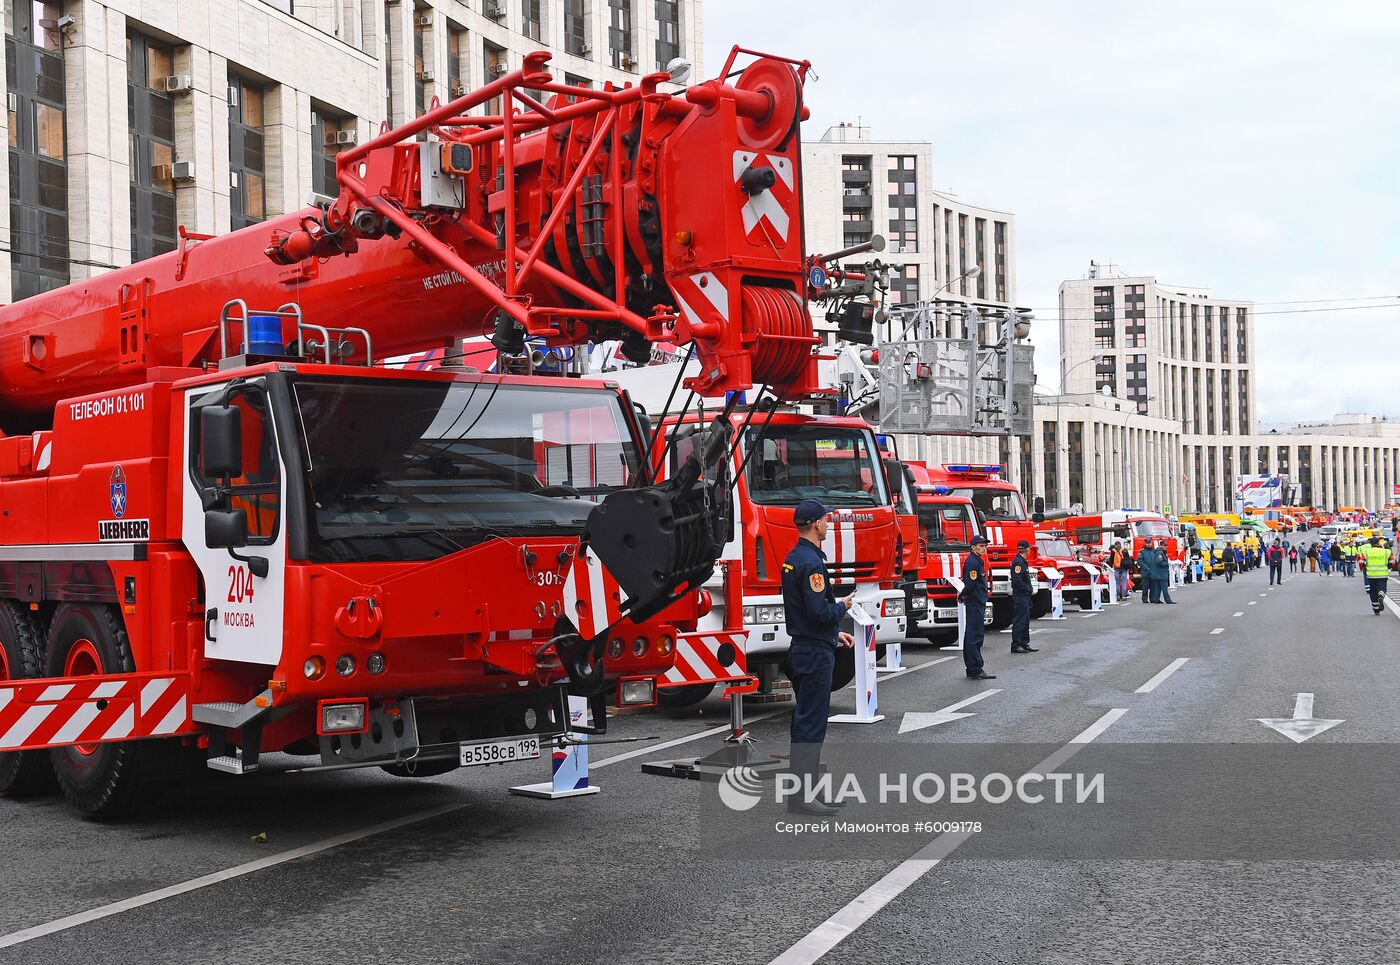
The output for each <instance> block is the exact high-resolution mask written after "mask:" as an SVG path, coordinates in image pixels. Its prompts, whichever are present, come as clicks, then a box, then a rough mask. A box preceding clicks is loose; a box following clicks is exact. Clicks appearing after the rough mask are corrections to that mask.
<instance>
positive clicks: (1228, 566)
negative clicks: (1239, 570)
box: [1220, 543, 1239, 583]
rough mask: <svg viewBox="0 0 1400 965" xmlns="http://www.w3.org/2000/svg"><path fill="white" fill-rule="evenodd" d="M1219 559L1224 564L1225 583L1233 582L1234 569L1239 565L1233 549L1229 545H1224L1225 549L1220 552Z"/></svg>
mask: <svg viewBox="0 0 1400 965" xmlns="http://www.w3.org/2000/svg"><path fill="white" fill-rule="evenodd" d="M1220 558H1221V559H1222V560H1223V561H1224V563H1225V582H1226V583H1233V582H1235V569H1236V567H1237V566H1238V565H1239V564H1238V559H1237V557H1236V554H1235V548H1234V547H1233V546H1231V545H1230V544H1229V543H1226V544H1225V549H1224V550H1222V551H1221V553H1220Z"/></svg>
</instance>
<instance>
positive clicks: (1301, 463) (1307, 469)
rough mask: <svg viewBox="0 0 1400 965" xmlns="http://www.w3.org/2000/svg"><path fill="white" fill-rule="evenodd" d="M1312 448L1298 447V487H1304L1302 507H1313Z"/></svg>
mask: <svg viewBox="0 0 1400 965" xmlns="http://www.w3.org/2000/svg"><path fill="white" fill-rule="evenodd" d="M1312 451H1313V447H1312V446H1299V447H1298V485H1299V486H1300V487H1302V490H1303V491H1302V494H1301V495H1302V498H1303V502H1302V505H1304V506H1311V505H1313V479H1312Z"/></svg>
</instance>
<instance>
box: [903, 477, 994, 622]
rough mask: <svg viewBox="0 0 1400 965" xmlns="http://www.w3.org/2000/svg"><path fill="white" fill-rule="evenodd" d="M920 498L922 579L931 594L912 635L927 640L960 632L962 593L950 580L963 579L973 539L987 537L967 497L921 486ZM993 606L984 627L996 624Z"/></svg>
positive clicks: (989, 607) (989, 603) (913, 620)
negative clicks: (946, 632) (979, 536)
mask: <svg viewBox="0 0 1400 965" xmlns="http://www.w3.org/2000/svg"><path fill="white" fill-rule="evenodd" d="M917 496H918V521H919V540H920V546H921V555H920V567H919V577H920V578H921V579H922V580H923V581H924V583H925V585H926V587H927V594H928V610H927V612H926V613H925V614H924V616H923V617H922V619H913V618H911V620H910V632H912V633H919V634H921V635H923V636H927V637H935V636H939V635H944V633H945V631H950V630H951V631H953V632H954V633H956V632H957V629H958V592H957V590H956V589H954V587H953V583H952V582H951V580H950V577H951V578H954V579H961V578H962V568H963V563H964V562H965V561H966V560H967V554H968V553H970V552H971V551H972V537H974V536H978V535H983V531H982V527H981V525H980V523H979V522H978V519H977V509H976V507H974V506H973V505H972V500H970V499H968V498H966V497H965V496H953V495H948V494H938V493H935V492H934V491H933V487H931V486H920V487H919V488H918V492H917ZM992 613H993V605H992V603H991V602H990V601H989V602H988V603H987V612H986V617H985V619H984V621H983V622H984V624H990V623H991V622H992Z"/></svg>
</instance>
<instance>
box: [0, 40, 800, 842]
mask: <svg viewBox="0 0 1400 965" xmlns="http://www.w3.org/2000/svg"><path fill="white" fill-rule="evenodd" d="M740 53H741V52H740V51H739V50H738V49H737V48H736V50H735V51H734V53H733V54H731V56H730V58H729V61H728V62H727V63H726V64H725V66H724V69H723V70H722V71H721V73H720V75H719V76H720V78H721V79H720V80H715V81H710V82H707V83H703V84H699V85H697V86H695V87H691V88H690V89H688V90H686V91H685V92H684V93H682V94H680V95H668V94H665V93H662V92H660V91H659V90H658V89H657V85H658V84H659V83H660V82H662V81H664V80H665V79H666V75H665V74H654V75H650V76H648V77H645V78H643V79H642V80H641V81H640V83H639V85H638V86H636V87H631V88H625V89H622V90H592V89H588V88H578V87H570V86H565V85H561V84H556V83H555V82H554V81H553V79H552V78H551V76H550V75H549V73H548V72H547V71H546V70H545V66H546V62H547V60H548V55H547V54H543V53H539V54H532V55H529V56H527V57H526V58H525V62H524V66H523V67H522V68H521V69H520V70H517V71H515V72H513V73H510V74H508V75H506V76H504V77H502V78H499V79H497V80H495V81H493V82H492V83H490V84H488V85H487V86H486V87H484V88H482V89H481V90H478V91H476V92H473V93H471V94H468V95H466V96H464V97H461V98H458V99H457V100H454V101H453V102H451V103H450V104H447V105H444V106H441V107H435V108H434V109H432V110H430V111H429V112H428V113H427V114H426V115H424V116H423V117H421V118H419V119H418V120H416V121H415V122H413V123H411V124H409V125H406V126H405V127H403V128H400V129H397V130H394V131H389V132H386V133H385V134H382V135H380V136H379V137H376V138H374V139H372V140H370V141H369V142H368V143H366V144H364V145H361V146H359V147H356V148H353V149H350V150H348V151H346V152H344V153H343V154H341V155H340V157H339V160H338V165H337V173H338V178H339V181H340V188H341V190H340V194H339V196H338V197H337V198H336V199H335V200H334V202H332V203H331V204H329V205H328V206H327V207H324V208H317V207H313V208H308V209H306V210H303V211H299V212H296V213H294V214H291V215H287V216H284V217H281V218H278V219H274V220H272V221H270V222H267V223H264V224H261V225H256V226H253V227H249V228H245V229H243V230H241V231H238V232H234V233H233V234H230V235H226V236H222V237H218V238H204V237H198V236H194V235H189V234H187V233H183V232H182V234H181V241H180V245H179V248H178V250H176V251H173V252H171V253H168V254H165V255H162V256H159V257H157V258H153V259H150V260H148V261H144V262H141V263H138V264H136V265H133V266H131V267H129V268H124V269H120V270H117V271H114V272H111V273H110V274H106V275H103V276H100V277H98V278H95V279H92V280H88V281H84V282H78V283H75V284H73V285H70V286H68V287H66V288H62V289H58V290H56V291H53V292H49V293H46V294H43V295H39V296H36V297H34V298H31V299H28V300H25V301H23V302H21V303H18V304H15V305H12V306H8V307H6V308H4V309H0V428H3V431H4V433H5V435H4V436H3V437H0V511H3V515H0V751H3V752H7V753H3V754H0V789H2V790H5V791H7V792H9V793H12V794H17V793H21V792H24V791H27V790H33V789H35V788H37V787H40V786H42V785H43V784H44V783H45V781H46V780H47V779H51V778H52V777H53V776H56V777H57V779H58V782H59V784H60V785H61V786H62V788H63V790H64V792H65V794H66V796H67V797H68V799H69V800H70V802H71V803H72V804H73V805H74V806H75V807H77V808H78V809H79V810H80V811H83V812H85V813H87V814H90V815H111V814H114V813H117V812H119V811H120V810H121V809H122V808H123V807H124V806H125V805H128V804H129V803H131V801H132V800H134V793H133V792H134V790H135V788H136V787H137V786H138V784H139V782H140V781H141V779H142V778H143V777H145V776H149V775H150V774H152V773H154V770H153V769H154V768H155V767H156V766H157V763H158V762H159V759H163V758H166V757H169V758H173V759H174V760H175V764H176V765H177V766H178V765H179V764H180V763H181V760H180V759H181V758H183V757H185V756H187V753H188V754H192V756H195V757H197V758H199V759H200V760H201V761H202V762H205V763H207V764H208V765H209V766H210V767H213V768H214V769H216V770H223V771H227V772H232V773H246V772H249V771H252V770H254V769H256V767H257V765H258V760H259V755H260V753H265V752H270V751H287V752H290V753H297V754H307V755H311V756H313V757H318V758H319V760H320V764H321V765H322V766H334V767H345V766H375V765H378V766H383V767H386V768H387V769H389V770H391V771H392V772H394V773H399V774H403V775H411V776H418V777H421V776H426V775H429V774H433V773H441V772H442V771H444V770H448V769H451V768H454V767H457V766H460V765H462V764H474V763H482V762H495V761H509V760H517V759H521V758H527V757H534V756H538V755H539V753H540V747H541V744H542V743H547V739H548V738H549V737H550V736H552V735H554V734H557V733H559V732H561V731H562V730H564V729H565V728H566V727H567V724H568V712H567V703H566V701H565V688H566V686H568V687H571V688H572V689H573V690H575V691H582V692H587V693H589V694H591V695H596V694H598V693H600V692H601V691H602V689H603V688H604V686H605V685H606V683H607V682H609V681H616V682H617V684H618V691H619V696H620V697H621V699H622V700H624V701H629V702H650V701H651V700H652V699H653V698H652V695H653V693H654V685H655V681H656V678H657V677H658V676H659V675H661V674H663V673H664V672H666V671H667V669H668V668H670V667H671V666H672V665H673V664H674V661H675V647H676V635H677V632H678V631H683V630H692V629H694V626H695V622H696V620H697V619H698V615H699V612H700V606H699V603H698V599H697V598H698V595H699V594H698V588H699V587H700V586H701V585H702V584H703V583H704V582H705V581H706V580H707V579H708V578H709V577H710V574H711V573H712V572H713V568H714V561H715V559H716V557H717V555H718V552H717V551H718V545H719V543H720V542H722V541H723V537H724V535H725V534H722V533H718V532H717V531H716V525H717V522H716V521H717V519H718V517H717V514H716V513H715V512H714V511H713V506H714V504H715V501H716V492H715V489H716V487H715V484H714V480H715V478H716V472H717V469H716V466H714V465H700V464H698V463H696V464H691V465H690V466H688V467H687V469H686V471H685V472H682V473H679V474H678V475H677V477H675V478H673V479H672V480H671V481H669V482H667V483H665V484H656V483H654V482H653V475H652V473H651V472H650V470H649V466H648V460H647V459H646V458H645V455H644V454H645V452H646V451H647V450H648V448H649V447H650V446H651V443H652V440H651V439H650V437H649V436H648V435H647V432H648V426H647V425H646V423H645V420H644V419H643V418H642V417H641V416H640V415H639V414H638V413H637V412H635V411H634V409H633V407H632V406H631V405H630V404H629V403H628V400H627V397H626V395H625V393H623V392H622V391H620V390H619V389H618V387H616V386H615V385H611V384H609V383H607V382H605V381H602V380H588V379H547V378H535V377H519V376H512V375H508V374H493V373H480V372H470V371H464V370H460V369H459V370H458V371H452V370H451V367H447V368H443V369H440V370H438V371H427V370H421V369H416V368H400V369H389V368H385V367H383V366H380V365H377V364H375V363H376V362H377V361H378V360H380V359H384V358H386V357H390V356H395V355H403V354H406V353H412V352H423V351H430V350H432V349H433V348H436V347H442V346H450V345H453V344H456V343H457V341H458V340H459V339H461V338H463V337H469V336H479V335H482V334H489V335H490V336H491V338H492V340H493V342H494V343H495V345H496V346H497V348H498V349H500V350H502V352H503V353H505V354H506V355H508V356H511V357H517V356H521V355H522V354H528V353H527V341H526V340H527V339H529V340H531V341H530V344H535V345H542V346H546V347H555V346H563V345H571V344H582V343H587V342H595V341H602V340H604V339H609V338H613V339H621V341H622V344H623V346H624V351H627V352H629V353H632V354H634V355H640V354H642V353H645V352H649V351H650V348H649V347H650V344H651V343H652V342H658V341H659V342H678V343H682V344H685V343H690V344H691V345H693V346H694V350H695V354H696V357H697V358H698V359H699V360H700V362H701V372H700V374H699V375H698V376H697V377H696V378H695V379H693V380H692V381H691V388H693V389H694V390H696V391H698V392H700V393H701V394H720V393H723V392H726V391H730V390H740V389H745V388H747V387H749V386H750V385H751V384H753V383H757V382H763V383H767V384H770V385H778V386H783V387H784V388H785V389H786V390H788V391H790V392H791V393H793V395H794V397H796V396H801V395H802V394H804V393H806V392H807V391H808V390H809V389H810V388H811V382H812V378H813V374H812V373H813V372H814V365H813V363H812V361H811V354H810V353H811V346H812V344H814V343H815V342H816V341H817V340H816V339H815V338H814V337H812V334H811V324H810V319H809V316H808V314H807V312H806V310H805V308H804V305H803V298H804V295H803V292H804V273H803V258H802V254H803V253H802V246H801V239H800V231H798V230H795V228H793V226H799V225H800V224H801V219H802V211H801V204H800V193H799V183H800V182H799V179H798V171H799V164H800V157H801V155H800V143H799V139H798V138H797V137H796V136H794V132H795V131H796V129H797V126H798V122H799V120H800V119H801V118H802V116H803V115H804V114H805V109H804V108H803V106H802V98H801V92H802V84H803V80H804V78H805V74H806V70H807V65H806V64H805V63H799V62H795V61H788V60H784V59H782V58H776V57H771V56H767V55H755V56H754V57H753V59H752V61H751V63H749V64H748V65H747V66H746V67H744V68H743V69H742V71H738V70H734V69H733V68H735V64H736V59H737V57H738V56H739V54H740ZM527 90H529V91H531V92H532V93H526V91H527ZM533 92H544V94H546V95H548V103H547V104H542V103H540V102H539V101H538V100H536V99H535V98H536V96H538V95H537V94H536V93H533ZM497 96H501V97H503V98H504V101H505V103H506V104H507V105H509V109H508V110H507V112H506V113H504V114H502V115H500V116H490V117H486V116H481V115H470V114H469V111H471V110H472V109H473V108H476V107H479V106H481V105H483V104H485V103H487V102H488V101H490V100H491V99H492V98H494V97H497ZM419 135H430V137H429V138H428V139H426V140H416V139H415V138H417V137H418V136H419ZM790 228H792V229H793V230H789V229H790ZM595 702H596V697H595ZM599 709H600V710H601V707H600V708H599Z"/></svg>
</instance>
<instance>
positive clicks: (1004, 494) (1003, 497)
mask: <svg viewBox="0 0 1400 965" xmlns="http://www.w3.org/2000/svg"><path fill="white" fill-rule="evenodd" d="M953 495H954V496H962V497H963V498H965V499H970V500H972V504H973V505H974V506H976V507H977V511H978V512H979V513H981V514H982V516H983V517H984V518H986V519H989V520H992V519H997V520H1010V521H1016V520H1024V519H1027V518H1028V517H1027V516H1026V504H1025V502H1024V501H1023V500H1022V499H1021V494H1020V493H1018V492H1017V491H1016V490H1014V489H954V490H953Z"/></svg>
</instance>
